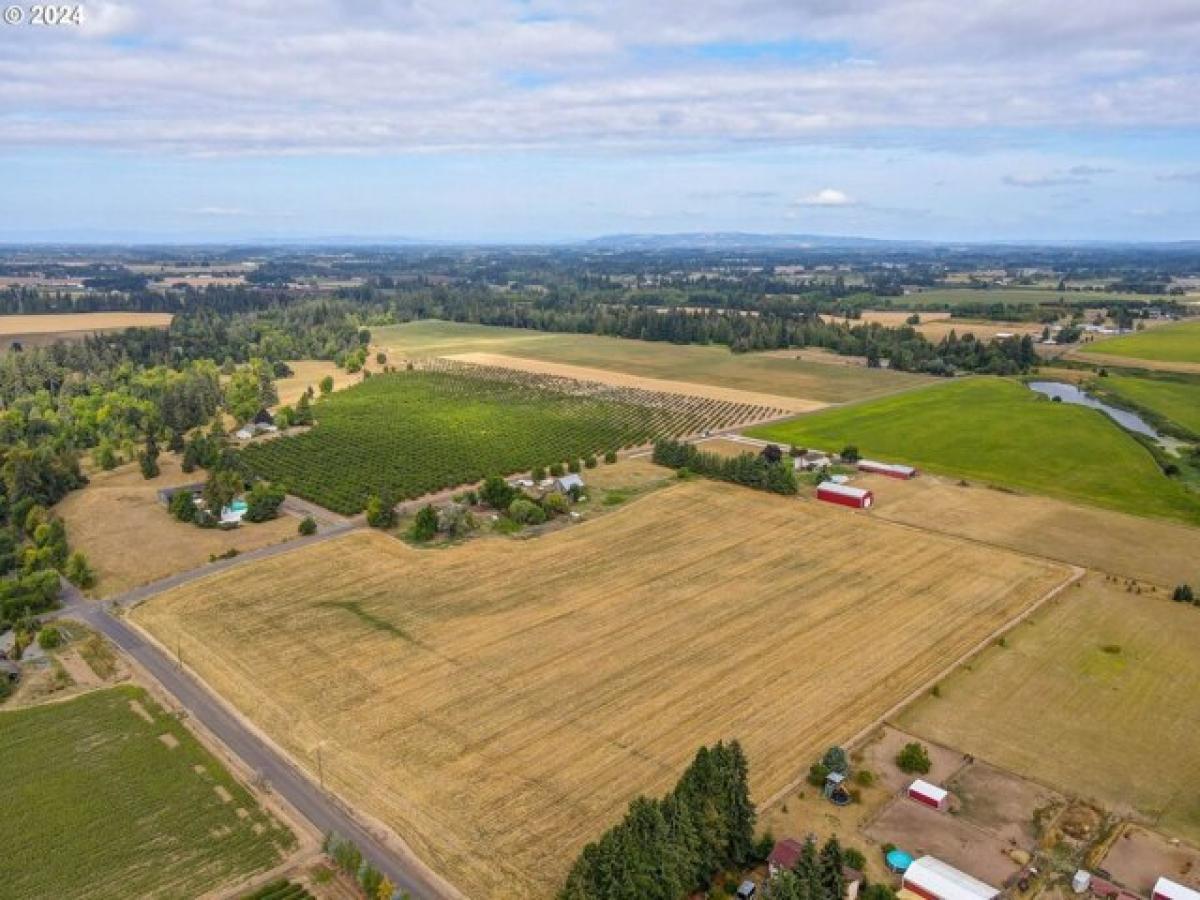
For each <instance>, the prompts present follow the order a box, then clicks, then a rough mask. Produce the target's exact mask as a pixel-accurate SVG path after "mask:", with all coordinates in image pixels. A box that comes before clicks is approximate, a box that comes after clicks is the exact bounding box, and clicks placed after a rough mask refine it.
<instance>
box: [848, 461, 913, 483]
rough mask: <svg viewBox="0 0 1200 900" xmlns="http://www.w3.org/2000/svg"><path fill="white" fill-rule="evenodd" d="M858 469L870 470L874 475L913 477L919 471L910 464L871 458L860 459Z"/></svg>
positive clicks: (861, 470)
mask: <svg viewBox="0 0 1200 900" xmlns="http://www.w3.org/2000/svg"><path fill="white" fill-rule="evenodd" d="M858 471H860V472H872V473H874V474H876V475H886V476H887V477H888V478H904V479H907V478H915V477H916V476H917V475H918V474H919V473H918V471H917V470H916V469H915V468H913V467H912V466H902V465H899V464H896V463H882V462H877V461H875V460H873V459H860V460H859V461H858Z"/></svg>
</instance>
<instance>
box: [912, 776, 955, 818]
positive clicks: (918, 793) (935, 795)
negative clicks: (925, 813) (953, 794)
mask: <svg viewBox="0 0 1200 900" xmlns="http://www.w3.org/2000/svg"><path fill="white" fill-rule="evenodd" d="M908 796H909V798H910V799H912V800H916V801H917V802H918V803H923V804H925V805H926V806H928V807H930V808H931V809H936V810H938V811H942V810H944V809H945V808H946V807H947V806H949V804H950V792H949V791H947V790H946V789H945V788H940V787H938V786H937V785H936V784H930V783H929V782H928V781H922V780H921V779H920V778H918V779H917V780H916V781H914V782H913V783H912V784H910V785H909V786H908Z"/></svg>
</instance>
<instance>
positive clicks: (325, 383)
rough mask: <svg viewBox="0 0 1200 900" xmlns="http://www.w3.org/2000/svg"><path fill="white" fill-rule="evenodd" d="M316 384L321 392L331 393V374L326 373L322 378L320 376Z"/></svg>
mask: <svg viewBox="0 0 1200 900" xmlns="http://www.w3.org/2000/svg"><path fill="white" fill-rule="evenodd" d="M317 386H318V387H319V388H320V389H321V393H322V394H332V393H333V376H332V375H326V376H325V377H324V378H322V379H321V380H320V381H319V382H318V383H317Z"/></svg>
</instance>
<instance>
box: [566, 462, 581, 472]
mask: <svg viewBox="0 0 1200 900" xmlns="http://www.w3.org/2000/svg"><path fill="white" fill-rule="evenodd" d="M582 468H583V467H582V466H581V465H579V460H577V459H573V460H571V461H570V462H569V463H567V471H568V472H575V473H578V472H579V471H580V470H581V469H582Z"/></svg>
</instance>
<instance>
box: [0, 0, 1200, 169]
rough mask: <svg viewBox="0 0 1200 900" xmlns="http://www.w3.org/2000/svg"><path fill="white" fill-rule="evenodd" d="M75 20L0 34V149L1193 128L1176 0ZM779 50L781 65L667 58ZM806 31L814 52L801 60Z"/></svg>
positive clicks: (136, 15)
mask: <svg viewBox="0 0 1200 900" xmlns="http://www.w3.org/2000/svg"><path fill="white" fill-rule="evenodd" d="M88 11H89V17H88V24H86V25H85V26H84V28H83V29H81V33H82V34H83V35H89V36H91V37H92V38H93V39H92V40H80V39H79V37H80V36H81V34H80V33H77V32H75V31H74V30H73V29H53V30H47V32H46V33H42V34H39V35H38V36H37V39H36V40H30V39H29V35H27V34H25V33H24V31H23V30H21V33H20V34H18V29H0V84H2V85H3V86H4V90H3V91H0V147H3V146H7V147H21V146H27V147H40V146H45V145H68V146H83V145H88V146H101V147H115V148H136V149H140V150H143V149H144V150H170V151H182V152H189V153H223V154H224V153H260V152H267V153H280V152H282V153H289V152H291V153H314V152H379V151H386V152H392V151H428V150H433V151H440V150H476V149H488V148H504V149H512V148H515V149H528V148H554V149H559V148H581V147H583V148H596V147H598V146H599V147H602V148H603V149H613V150H625V149H629V148H647V147H652V148H660V149H667V150H679V149H686V150H693V149H701V150H703V149H707V148H711V147H722V146H736V145H743V144H747V143H750V144H754V145H763V144H767V145H770V144H779V145H786V144H789V143H795V142H817V141H845V140H849V139H854V138H857V137H859V136H863V135H873V136H878V135H880V134H888V133H895V134H897V135H898V137H897V138H896V139H897V140H905V139H908V140H916V141H920V140H923V139H924V138H923V137H922V136H924V135H929V134H932V133H937V132H939V131H942V132H947V131H954V132H956V133H957V134H959V135H963V136H964V137H969V135H971V134H977V135H978V136H979V140H980V141H984V140H987V139H989V136H990V135H994V134H995V133H996V131H997V129H1016V130H1020V129H1028V130H1029V132H1030V133H1033V134H1044V133H1045V129H1047V128H1055V129H1062V128H1071V127H1087V128H1089V129H1098V130H1104V129H1124V128H1131V127H1143V128H1144V127H1154V128H1195V127H1200V106H1197V105H1196V104H1195V103H1194V102H1193V99H1192V98H1194V97H1195V96H1200V58H1198V57H1197V55H1196V54H1195V53H1194V49H1193V48H1194V47H1195V46H1196V45H1197V44H1198V43H1200V4H1197V3H1195V2H1194V0H1155V2H1154V3H1152V4H1148V5H1147V4H1141V5H1135V4H1129V3H1128V2H1127V0H1060V3H1059V4H1057V5H1056V6H1054V7H1053V8H1051V7H1049V6H1047V5H1046V4H1045V3H1043V2H1041V0H1011V2H1006V3H993V4H985V5H983V6H982V7H980V6H979V5H978V4H963V3H961V2H958V0H843V2H839V0H751V2H746V0H694V2H693V3H691V4H689V7H688V15H687V16H680V15H679V13H678V5H677V3H676V2H675V0H605V2H601V0H528V2H527V3H525V4H524V5H523V6H522V7H521V11H520V12H521V14H520V15H519V14H518V11H517V10H515V9H514V7H513V6H511V5H509V4H507V3H502V2H499V0H496V2H489V0H440V2H438V3H405V4H392V3H379V2H376V3H371V4H365V5H364V4H361V3H355V2H352V0H303V2H284V0H254V2H250V3H248V2H244V0H154V2H151V0H124V2H122V3H116V2H97V3H95V4H91V5H89V7H88ZM114 37H115V38H116V39H115V40H114ZM780 42H782V43H784V44H789V43H792V44H795V45H796V47H797V48H798V49H797V52H796V58H795V59H791V60H789V57H788V55H787V54H783V55H774V56H772V55H771V54H767V55H765V56H764V57H763V58H761V59H755V58H749V59H745V58H733V59H726V60H723V59H722V58H721V57H720V55H719V54H717V55H715V56H703V55H696V54H694V53H689V52H686V51H688V50H689V48H690V49H695V48H697V47H703V46H704V45H711V44H717V45H722V46H729V45H736V44H746V45H750V46H753V45H754V44H756V43H762V44H778V43H780ZM809 46H813V47H816V48H817V49H819V50H825V51H827V52H824V53H816V54H815V55H814V56H812V58H807V57H806V56H805V48H806V47H809ZM864 59H866V60H869V62H870V64H869V65H863V64H861V60H864ZM905 133H908V134H909V135H910V136H909V137H907V138H905V137H904V136H903V135H904V134H905ZM911 135H917V137H916V138H913V137H911ZM960 139H962V138H960ZM1090 174H1099V173H1090ZM1067 175H1068V176H1069V175H1070V173H1069V172H1068V173H1067ZM1077 177H1079V176H1077ZM1083 177H1086V176H1083Z"/></svg>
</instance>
